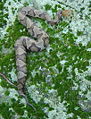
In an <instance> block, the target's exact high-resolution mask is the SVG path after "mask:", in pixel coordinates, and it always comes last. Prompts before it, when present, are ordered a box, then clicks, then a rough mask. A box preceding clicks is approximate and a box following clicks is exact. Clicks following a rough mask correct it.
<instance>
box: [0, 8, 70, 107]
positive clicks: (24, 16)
mask: <svg viewBox="0 0 91 119" xmlns="http://www.w3.org/2000/svg"><path fill="white" fill-rule="evenodd" d="M68 15H69V10H63V11H61V10H59V11H58V12H57V13H56V16H55V19H52V18H51V17H50V16H49V15H48V13H47V12H43V11H40V10H37V9H35V8H33V7H30V6H26V7H23V8H21V9H20V10H19V12H18V20H19V21H20V23H21V24H23V25H24V26H25V27H26V28H27V30H28V32H29V33H30V34H31V36H33V37H34V38H37V40H34V39H31V38H29V37H26V36H22V37H20V38H19V39H17V40H16V42H15V46H14V47H15V54H16V68H17V79H18V81H17V84H18V85H17V86H16V87H17V88H18V92H19V94H20V96H23V97H24V98H25V100H26V103H27V104H28V105H29V106H32V107H33V105H32V104H30V103H29V102H28V99H27V97H26V95H25V90H24V88H25V82H26V76H27V67H26V55H27V51H30V52H40V51H42V50H43V49H45V48H46V47H47V46H48V44H49V36H48V34H47V33H46V32H45V31H44V30H42V29H41V28H39V27H37V25H36V24H35V23H34V22H33V21H32V19H31V17H33V18H41V19H43V20H45V21H47V22H48V23H49V24H51V25H55V24H57V23H59V21H60V19H61V18H62V16H68ZM0 75H1V76H2V77H3V78H4V79H6V80H7V78H6V77H5V76H4V75H3V74H1V73H0ZM7 81H8V80H7ZM8 82H9V81H8ZM9 83H11V82H9ZM11 84H12V83H11ZM33 108H34V107H33ZM34 109H35V108H34Z"/></svg>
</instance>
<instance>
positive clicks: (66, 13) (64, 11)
mask: <svg viewBox="0 0 91 119" xmlns="http://www.w3.org/2000/svg"><path fill="white" fill-rule="evenodd" d="M72 13H73V11H72V10H63V11H62V16H65V17H68V16H71V15H72Z"/></svg>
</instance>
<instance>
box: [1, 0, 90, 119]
mask: <svg viewBox="0 0 91 119" xmlns="http://www.w3.org/2000/svg"><path fill="white" fill-rule="evenodd" d="M40 1H41V0H34V1H31V0H1V1H0V72H2V73H3V74H5V75H6V76H7V77H8V78H9V80H11V81H12V82H13V83H14V84H16V81H17V72H16V64H15V51H14V43H15V41H16V40H17V39H18V38H19V37H20V36H23V35H25V36H29V37H31V36H30V34H29V33H28V32H27V30H26V28H25V27H24V26H23V25H21V24H20V23H19V21H18V19H17V13H18V10H19V9H20V8H21V7H23V6H27V5H30V6H32V5H34V6H35V7H37V8H38V9H42V10H44V11H47V12H48V13H49V14H50V15H51V16H55V14H56V12H57V11H58V9H62V10H64V9H71V10H73V13H74V15H73V17H69V18H63V19H62V21H60V22H59V24H58V25H55V26H51V25H49V24H47V23H46V22H45V21H43V20H41V19H33V20H34V21H35V22H37V23H36V24H37V25H38V26H39V27H41V28H43V29H44V30H45V31H46V32H47V33H48V34H49V37H50V44H49V46H48V47H47V49H46V50H44V51H42V52H39V53H28V55H27V69H28V76H27V82H26V87H27V97H28V99H29V101H30V102H31V103H32V104H33V105H34V106H35V108H36V111H34V110H32V108H31V107H28V106H27V105H26V102H25V100H24V99H23V98H22V97H20V96H19V94H18V92H17V89H15V88H14V87H13V86H11V85H10V84H8V83H7V82H6V81H5V80H4V79H3V78H2V77H0V119H91V22H90V21H91V15H90V13H91V1H90V0H80V1H77V0H74V1H73V0H64V1H63V0H60V3H59V2H57V1H56V0H55V1H51V0H50V1H49V0H44V1H43V2H41V4H40ZM34 3H35V4H34Z"/></svg>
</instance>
